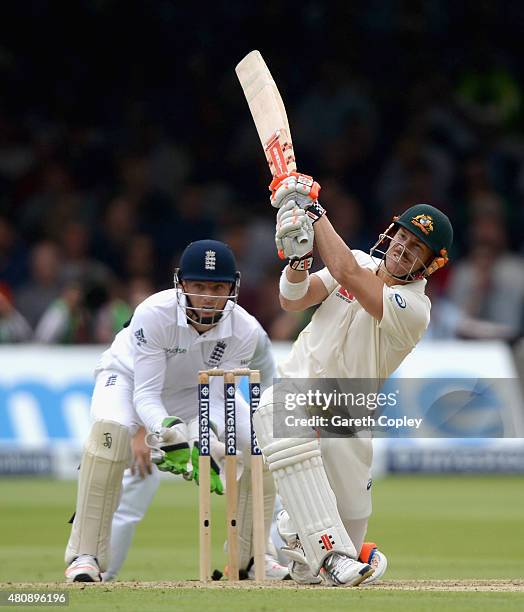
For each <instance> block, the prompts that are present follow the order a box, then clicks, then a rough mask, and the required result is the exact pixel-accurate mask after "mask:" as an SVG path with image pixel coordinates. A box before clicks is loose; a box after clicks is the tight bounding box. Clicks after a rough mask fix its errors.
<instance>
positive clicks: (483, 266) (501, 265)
mask: <svg viewBox="0 0 524 612" xmlns="http://www.w3.org/2000/svg"><path fill="white" fill-rule="evenodd" d="M448 297H449V299H450V300H451V302H452V303H454V304H455V305H456V306H457V307H458V308H459V309H460V310H461V311H462V312H463V313H464V314H465V315H466V316H467V317H468V318H473V319H483V320H485V321H490V322H492V323H498V324H501V325H506V326H508V327H509V328H510V330H511V334H513V335H514V336H517V335H518V334H519V333H522V323H523V321H524V258H523V257H521V256H519V255H514V254H512V253H510V252H509V251H508V250H507V235H506V228H505V227H504V224H503V222H502V221H501V219H500V217H498V216H494V215H482V216H481V217H478V218H477V219H476V220H474V222H473V225H472V227H471V232H470V252H469V254H468V256H467V257H466V258H465V259H463V260H462V261H459V262H458V263H457V264H456V265H455V266H454V267H453V268H452V269H451V271H450V277H449V289H448Z"/></svg>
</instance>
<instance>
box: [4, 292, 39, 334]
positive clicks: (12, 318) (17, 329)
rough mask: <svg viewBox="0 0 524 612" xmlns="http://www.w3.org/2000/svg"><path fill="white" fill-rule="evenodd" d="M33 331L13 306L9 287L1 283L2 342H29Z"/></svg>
mask: <svg viewBox="0 0 524 612" xmlns="http://www.w3.org/2000/svg"><path fill="white" fill-rule="evenodd" d="M32 333H33V330H32V329H31V327H30V325H29V323H28V322H27V321H26V320H25V319H24V317H23V316H22V315H21V314H20V313H19V312H18V311H17V310H16V309H15V307H14V306H13V302H12V299H11V291H10V290H9V287H8V286H7V285H5V284H4V283H0V344H5V343H8V342H27V341H29V340H30V338H31V335H32Z"/></svg>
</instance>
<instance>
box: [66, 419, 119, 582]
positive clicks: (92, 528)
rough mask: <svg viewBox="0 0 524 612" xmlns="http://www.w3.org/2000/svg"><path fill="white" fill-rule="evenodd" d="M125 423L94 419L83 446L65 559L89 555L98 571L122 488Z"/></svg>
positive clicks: (102, 566)
mask: <svg viewBox="0 0 524 612" xmlns="http://www.w3.org/2000/svg"><path fill="white" fill-rule="evenodd" d="M130 441H131V439H130V435H129V430H128V428H127V427H126V426H124V425H121V424H120V423H116V422H114V421H96V422H95V423H94V424H93V426H92V428H91V432H90V434H89V437H88V439H87V441H86V444H85V447H84V454H83V456H82V463H81V466H80V475H79V478H78V494H77V501H76V515H75V520H74V521H73V527H72V529H71V536H70V538H69V542H68V544H67V548H66V553H65V561H66V563H67V564H69V563H71V562H72V561H73V560H74V559H75V558H76V557H78V556H79V555H92V556H93V557H96V559H97V560H98V565H99V566H100V571H102V572H104V571H106V570H107V565H108V561H109V554H108V551H109V544H110V539H111V522H112V520H113V514H114V512H115V510H116V508H117V506H118V502H119V499H120V492H121V490H122V477H123V474H124V470H125V468H126V467H127V465H128V464H129V463H130V460H131V443H130Z"/></svg>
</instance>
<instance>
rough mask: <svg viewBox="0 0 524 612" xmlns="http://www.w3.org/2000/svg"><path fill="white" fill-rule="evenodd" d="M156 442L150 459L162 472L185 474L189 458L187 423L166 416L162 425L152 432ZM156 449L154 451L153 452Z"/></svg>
mask: <svg viewBox="0 0 524 612" xmlns="http://www.w3.org/2000/svg"><path fill="white" fill-rule="evenodd" d="M154 436H155V438H156V444H155V446H154V447H153V449H154V450H153V452H152V460H153V462H154V463H156V466H157V467H158V469H159V470H160V471H162V472H172V473H173V474H183V475H184V476H186V475H187V474H188V473H189V471H188V463H189V460H190V451H189V434H188V429H187V425H186V424H185V423H184V421H182V420H180V419H179V418H177V417H166V418H165V419H164V420H163V421H162V426H161V427H160V429H159V430H158V431H156V432H154ZM155 451H156V452H155Z"/></svg>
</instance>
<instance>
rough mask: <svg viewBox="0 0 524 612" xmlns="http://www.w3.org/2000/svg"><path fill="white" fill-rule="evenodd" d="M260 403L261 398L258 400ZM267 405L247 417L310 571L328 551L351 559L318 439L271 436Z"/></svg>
mask: <svg viewBox="0 0 524 612" xmlns="http://www.w3.org/2000/svg"><path fill="white" fill-rule="evenodd" d="M262 401H263V400H262ZM273 407H274V405H273V404H264V405H262V406H260V407H259V408H258V410H257V411H256V412H255V415H254V417H253V422H254V425H255V431H256V435H257V440H258V444H259V446H260V448H261V450H262V453H263V455H264V458H265V459H266V462H267V464H268V466H269V469H270V471H271V473H272V474H273V477H274V479H275V483H276V486H277V490H278V493H279V495H280V497H281V498H282V503H283V506H284V508H285V509H286V510H287V511H288V513H289V515H290V517H291V519H292V520H293V522H294V524H295V525H296V528H297V532H298V536H299V538H300V542H301V544H302V546H303V548H304V552H305V555H306V559H307V561H308V563H309V565H310V567H311V570H312V572H313V573H314V574H315V575H317V574H318V573H319V571H320V568H321V567H322V563H323V562H324V559H325V558H326V557H327V556H328V555H329V554H331V553H332V552H340V553H343V554H346V555H349V556H350V557H352V558H353V559H356V558H357V551H356V550H355V546H354V545H353V542H352V541H351V539H350V537H349V535H348V533H347V531H346V529H345V528H344V525H343V523H342V520H341V518H340V515H339V513H338V509H337V504H336V499H335V494H334V493H333V490H332V489H331V487H330V485H329V482H328V479H327V475H326V471H325V469H324V464H323V463H322V457H321V454H320V445H319V443H318V440H310V439H300V438H283V439H276V438H274V437H273Z"/></svg>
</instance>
